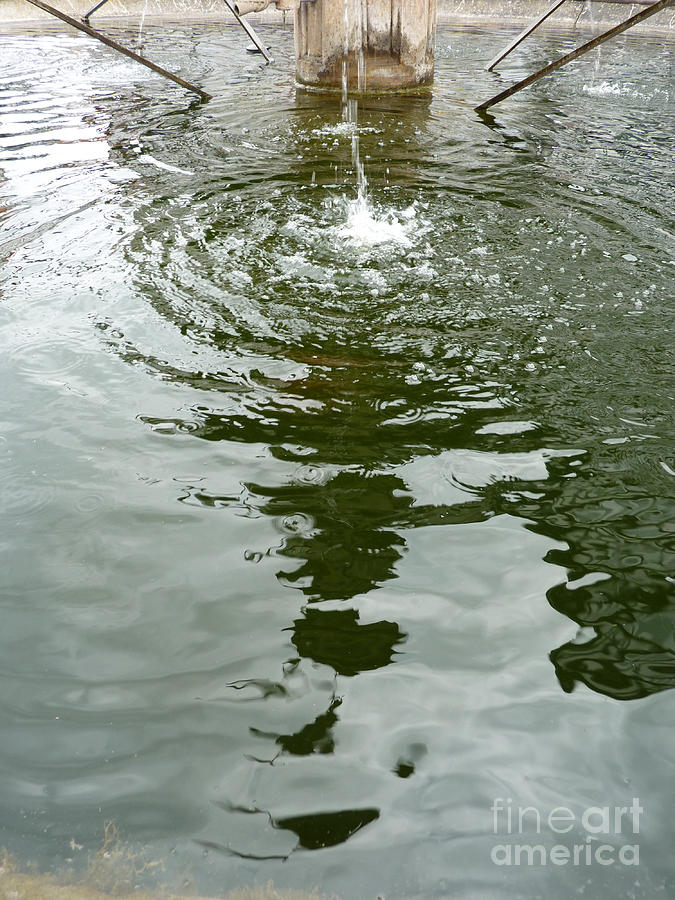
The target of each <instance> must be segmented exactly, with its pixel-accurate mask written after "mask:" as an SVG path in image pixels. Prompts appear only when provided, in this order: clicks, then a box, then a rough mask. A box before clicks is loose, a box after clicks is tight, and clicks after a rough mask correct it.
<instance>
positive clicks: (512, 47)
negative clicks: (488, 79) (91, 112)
mask: <svg viewBox="0 0 675 900" xmlns="http://www.w3.org/2000/svg"><path fill="white" fill-rule="evenodd" d="M101 2H102V3H107V2H108V0H101ZM564 2H565V0H555V3H554V4H553V6H550V7H549V8H548V9H547V10H546V12H545V13H542V15H541V16H539V18H538V19H537V21H536V22H533V23H532V25H528V26H527V28H526V29H525V31H521V32H520V34H519V35H518V37H517V38H516V39H515V40H514V41H512V42H511V43H510V44H509V46H508V47H505V48H504V50H502V51H500V52H499V53H498V54H497V56H495V58H494V59H493V60H492V61H491V62H489V63H488V64H487V66H485V69H486V71H488V72H491V71H492V70H493V69H494V67H495V66H496V65H497V63H499V62H501V61H502V60H503V59H505V58H506V57H507V56H508V55H509V53H511V51H512V50H515V49H516V47H517V46H518V45H519V44H522V43H523V41H524V40H525V38H526V37H527V36H528V35H530V34H532V32H533V31H534V30H535V28H539V26H540V25H541V23H542V22H545V21H546V19H548V17H549V16H552V15H553V13H554V12H555V11H556V9H558V7H559V6H562V5H563V3H564ZM95 9H98V7H95Z"/></svg>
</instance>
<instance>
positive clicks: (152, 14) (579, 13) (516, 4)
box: [0, 0, 675, 36]
mask: <svg viewBox="0 0 675 900" xmlns="http://www.w3.org/2000/svg"><path fill="white" fill-rule="evenodd" d="M57 5H58V8H59V9H61V10H63V11H64V12H67V13H69V14H70V15H73V16H76V17H81V16H82V15H83V14H84V13H85V12H87V10H88V9H90V8H91V5H92V4H91V2H90V0H86V2H82V0H60V2H59V3H58V4H57ZM645 5H648V4H645V3H644V2H641V3H628V2H618V0H599V2H593V3H591V4H589V3H587V2H586V0H569V2H568V3H566V4H565V5H564V6H563V7H562V8H561V9H560V10H558V11H557V12H556V13H555V14H554V15H553V16H552V17H551V19H549V20H547V21H546V22H545V23H544V25H543V26H542V28H548V29H555V28H569V27H570V26H576V27H583V28H605V27H609V26H612V25H616V24H618V23H619V22H622V21H623V20H625V19H627V18H628V17H629V16H630V15H632V14H633V13H635V12H637V11H638V10H640V9H642V8H644V6H645ZM548 6H549V0H438V19H437V22H438V24H439V25H469V26H470V25H497V26H503V25H505V24H513V25H516V26H517V25H522V24H527V23H528V22H531V21H533V20H534V19H535V18H536V17H537V16H539V15H541V14H542V13H543V12H544V10H545V9H546V8H547V7H548ZM0 10H1V11H2V12H1V14H0V27H1V25H2V24H8V23H14V22H31V21H47V20H49V19H50V17H49V16H48V15H47V14H46V13H43V12H41V11H40V10H38V9H36V8H35V7H33V6H31V5H30V4H28V3H26V2H25V0H0ZM144 12H145V17H146V20H147V19H153V18H163V19H173V20H176V19H178V20H196V21H205V22H218V23H222V24H226V25H236V24H237V23H236V21H235V20H234V18H233V17H232V16H231V15H230V14H229V13H228V11H227V9H226V8H225V7H224V4H223V3H222V0H147V2H146V0H110V2H109V4H108V6H107V7H106V9H105V15H104V14H103V13H104V11H103V10H102V11H101V14H100V15H99V16H97V17H95V18H96V19H98V20H99V21H103V20H105V19H114V18H124V17H137V16H141V15H143V13H144ZM247 18H248V19H249V21H250V22H251V23H252V24H253V25H282V26H283V25H286V26H287V27H292V24H293V14H292V13H289V12H279V11H277V10H276V9H274V8H273V7H268V9H266V10H265V11H264V12H262V13H252V14H251V15H250V16H247ZM648 32H649V33H653V32H657V33H661V34H664V35H666V36H672V35H675V7H673V8H672V9H666V10H664V11H662V12H661V13H659V14H657V15H655V16H654V17H653V19H650V20H649V22H648V23H646V24H644V25H638V26H636V27H635V28H634V29H633V30H632V31H631V33H632V34H644V33H648Z"/></svg>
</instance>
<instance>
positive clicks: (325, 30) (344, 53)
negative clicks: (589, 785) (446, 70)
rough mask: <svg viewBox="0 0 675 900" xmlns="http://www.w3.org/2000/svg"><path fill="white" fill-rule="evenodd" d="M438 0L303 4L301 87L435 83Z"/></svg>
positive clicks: (313, 0) (299, 21) (298, 34)
mask: <svg viewBox="0 0 675 900" xmlns="http://www.w3.org/2000/svg"><path fill="white" fill-rule="evenodd" d="M435 37H436V0H300V3H299V4H298V6H297V7H296V11H295V73H296V78H297V80H298V81H299V82H300V83H301V84H306V85H309V86H312V87H316V88H323V89H341V88H342V86H343V72H346V77H347V85H348V88H349V89H350V90H362V91H381V90H398V89H401V88H411V87H416V86H419V85H424V84H430V83H431V82H432V81H433V78H434V41H435Z"/></svg>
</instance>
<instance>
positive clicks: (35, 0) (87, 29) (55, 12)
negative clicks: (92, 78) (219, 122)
mask: <svg viewBox="0 0 675 900" xmlns="http://www.w3.org/2000/svg"><path fill="white" fill-rule="evenodd" d="M26 3H31V4H32V5H33V6H37V8H38V9H41V10H42V11H43V12H46V13H49V15H50V16H56V18H57V19H61V20H62V21H63V22H66V23H67V24H68V25H72V27H73V28H77V29H78V31H83V32H84V33H85V34H88V35H89V37H93V38H96V40H97V41H101V43H102V44H106V45H107V46H108V47H112V49H113V50H117V52H118V53H123V54H124V56H128V57H129V59H133V60H135V61H136V62H139V63H140V64H141V65H142V66H145V67H146V68H147V69H152V71H153V72H157V74H158V75H163V76H164V77H165V78H168V79H170V80H171V81H175V83H176V84H179V85H180V86H181V87H184V88H186V89H187V90H188V91H192V92H193V93H195V94H199V96H200V97H201V98H202V100H211V94H207V93H206V91H203V90H202V89H201V88H198V87H197V86H196V85H194V84H190V82H189V81H185V80H184V79H183V78H179V77H178V75H174V74H173V73H172V72H167V70H166V69H163V68H162V67H161V66H158V65H157V64H156V63H153V62H150V60H149V59H145V58H144V57H142V56H139V55H138V53H134V51H133V50H129V48H128V47H123V46H122V44H118V43H117V41H113V40H112V38H109V37H106V35H105V34H102V33H101V32H100V31H96V29H95V28H92V27H91V26H90V25H85V24H83V23H82V22H80V21H79V20H78V19H73V18H72V16H69V15H67V14H66V13H64V12H61V10H60V9H54V7H53V6H49V5H48V4H47V3H43V2H42V0H26Z"/></svg>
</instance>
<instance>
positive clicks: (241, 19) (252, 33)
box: [223, 0, 272, 63]
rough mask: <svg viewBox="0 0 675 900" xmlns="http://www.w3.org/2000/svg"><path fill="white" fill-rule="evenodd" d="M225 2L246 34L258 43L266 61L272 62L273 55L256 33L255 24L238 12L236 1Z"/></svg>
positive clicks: (225, 0)
mask: <svg viewBox="0 0 675 900" xmlns="http://www.w3.org/2000/svg"><path fill="white" fill-rule="evenodd" d="M223 2H224V3H225V6H227V8H228V9H229V10H230V12H231V13H232V15H233V16H234V17H235V19H236V20H237V22H239V24H240V25H241V27H242V28H243V29H244V31H245V32H246V34H247V35H248V36H249V37H250V38H251V40H252V41H253V43H254V44H255V45H256V47H257V48H258V50H260V52H261V53H262V55H263V56H264V57H265V61H266V62H268V63H271V62H272V57H271V56H270V55H269V53H268V51H267V47H265V45H264V44H263V42H262V41H261V40H260V38H259V37H258V35H257V34H256V32H255V31H254V30H253V26H252V25H249V23H248V22H247V21H246V19H244V17H243V16H240V15H239V13H238V12H237V8H236V6H235V5H234V3H233V2H232V0H223Z"/></svg>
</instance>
